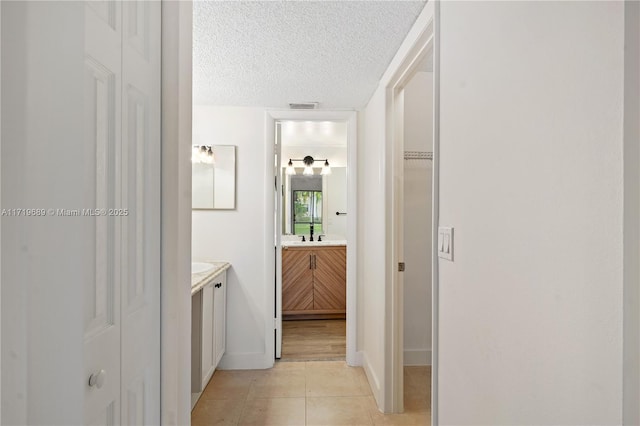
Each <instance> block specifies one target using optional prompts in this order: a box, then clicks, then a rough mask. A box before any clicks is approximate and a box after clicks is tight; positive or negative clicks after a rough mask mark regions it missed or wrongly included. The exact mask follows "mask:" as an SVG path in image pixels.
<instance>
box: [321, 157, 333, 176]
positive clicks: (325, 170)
mask: <svg viewBox="0 0 640 426" xmlns="http://www.w3.org/2000/svg"><path fill="white" fill-rule="evenodd" d="M320 174H321V175H330V174H331V166H330V165H329V160H324V166H322V171H321V172H320Z"/></svg>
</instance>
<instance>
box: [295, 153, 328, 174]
mask: <svg viewBox="0 0 640 426" xmlns="http://www.w3.org/2000/svg"><path fill="white" fill-rule="evenodd" d="M294 161H302V162H303V163H304V171H303V172H302V174H303V175H312V174H313V168H312V166H313V163H314V162H315V161H324V165H323V166H322V171H321V172H320V174H321V175H330V174H331V166H329V160H327V159H317V160H314V159H313V157H312V156H310V155H307V156H306V157H304V158H303V159H302V160H299V159H289V163H288V164H287V174H288V175H295V174H296V169H295V168H294V167H293V162H294Z"/></svg>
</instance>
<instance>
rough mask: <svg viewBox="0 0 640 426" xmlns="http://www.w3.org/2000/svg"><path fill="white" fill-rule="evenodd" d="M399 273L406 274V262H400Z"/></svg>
mask: <svg viewBox="0 0 640 426" xmlns="http://www.w3.org/2000/svg"><path fill="white" fill-rule="evenodd" d="M398 271H399V272H404V262H398Z"/></svg>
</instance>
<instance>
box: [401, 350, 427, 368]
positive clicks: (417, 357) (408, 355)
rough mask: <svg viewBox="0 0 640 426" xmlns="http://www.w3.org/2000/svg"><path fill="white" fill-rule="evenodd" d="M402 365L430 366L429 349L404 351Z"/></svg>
mask: <svg viewBox="0 0 640 426" xmlns="http://www.w3.org/2000/svg"><path fill="white" fill-rule="evenodd" d="M404 365H431V349H405V350H404Z"/></svg>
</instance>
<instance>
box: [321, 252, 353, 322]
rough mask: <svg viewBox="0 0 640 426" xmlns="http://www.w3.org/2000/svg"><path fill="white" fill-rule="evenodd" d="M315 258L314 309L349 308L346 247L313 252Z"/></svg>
mask: <svg viewBox="0 0 640 426" xmlns="http://www.w3.org/2000/svg"><path fill="white" fill-rule="evenodd" d="M313 255H314V256H315V260H314V266H315V269H314V270H313V272H314V281H313V309H316V310H317V309H323V310H324V309H341V310H345V309H346V308H347V305H346V300H347V288H346V287H347V286H346V282H347V277H346V269H347V256H346V249H345V248H344V247H332V248H326V247H323V248H321V249H318V250H314V251H313Z"/></svg>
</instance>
